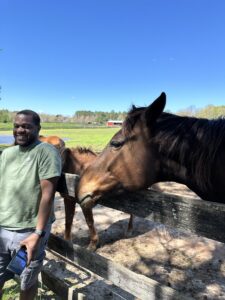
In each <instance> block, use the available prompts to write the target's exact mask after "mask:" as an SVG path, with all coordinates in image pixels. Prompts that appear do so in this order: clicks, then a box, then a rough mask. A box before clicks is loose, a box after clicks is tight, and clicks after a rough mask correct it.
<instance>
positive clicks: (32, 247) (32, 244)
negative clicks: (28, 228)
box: [20, 233, 40, 266]
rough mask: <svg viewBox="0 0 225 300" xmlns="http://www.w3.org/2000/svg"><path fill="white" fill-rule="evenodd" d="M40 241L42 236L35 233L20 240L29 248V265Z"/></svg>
mask: <svg viewBox="0 0 225 300" xmlns="http://www.w3.org/2000/svg"><path fill="white" fill-rule="evenodd" d="M39 241H40V236H38V235H37V234H35V233H32V234H31V235H29V236H28V237H27V238H26V239H25V240H23V241H21V242H20V245H21V246H25V247H26V250H27V266H28V265H29V264H30V262H31V260H32V259H33V258H34V256H35V253H36V251H37V247H38V243H39Z"/></svg>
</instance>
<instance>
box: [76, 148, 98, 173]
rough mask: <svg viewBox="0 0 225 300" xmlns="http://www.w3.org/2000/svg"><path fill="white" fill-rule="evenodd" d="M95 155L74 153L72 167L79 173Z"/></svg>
mask: <svg viewBox="0 0 225 300" xmlns="http://www.w3.org/2000/svg"><path fill="white" fill-rule="evenodd" d="M95 158H96V156H95V155H94V154H92V153H89V152H88V153H79V152H76V153H74V161H73V164H74V167H75V169H76V170H77V172H79V173H78V174H81V173H82V171H83V170H85V169H86V168H87V167H88V166H89V165H90V164H91V163H92V162H93V161H94V160H95Z"/></svg>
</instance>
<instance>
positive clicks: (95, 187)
mask: <svg viewBox="0 0 225 300" xmlns="http://www.w3.org/2000/svg"><path fill="white" fill-rule="evenodd" d="M165 105H166V94H165V93H164V92H163V93H162V94H161V95H160V96H159V97H158V98H157V99H156V100H155V101H154V102H153V103H152V104H150V105H149V106H146V107H135V106H134V105H133V106H132V108H131V110H130V111H129V112H128V114H127V116H126V119H125V121H124V122H123V125H122V128H121V129H120V130H119V131H118V132H117V133H116V134H115V135H114V136H113V137H112V139H111V140H110V142H109V143H108V145H107V146H106V147H105V149H104V150H103V151H102V153H101V154H100V155H99V157H98V158H97V159H96V160H95V162H94V163H93V164H92V165H90V166H89V167H88V168H87V169H86V170H85V171H84V173H83V175H82V178H81V180H80V182H79V185H78V191H77V197H78V201H79V203H80V204H81V206H82V207H85V206H86V207H87V206H89V205H93V203H95V202H96V201H97V200H98V199H99V198H100V197H101V196H103V195H105V194H106V193H108V192H110V191H112V190H114V189H115V188H123V189H125V190H129V191H136V190H140V189H145V188H148V187H150V186H151V185H152V184H154V183H157V182H163V181H174V182H178V183H182V184H185V185H186V186H187V187H189V188H190V189H191V190H192V191H194V192H195V193H196V194H197V195H198V196H199V197H200V198H202V199H203V200H206V201H212V202H220V203H225V168H224V166H225V119H223V118H218V119H212V120H208V119H203V118H196V117H187V116H178V115H175V114H172V113H168V112H164V108H165Z"/></svg>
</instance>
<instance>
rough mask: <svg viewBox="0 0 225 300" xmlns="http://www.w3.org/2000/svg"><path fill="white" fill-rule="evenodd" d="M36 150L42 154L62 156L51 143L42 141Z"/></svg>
mask: <svg viewBox="0 0 225 300" xmlns="http://www.w3.org/2000/svg"><path fill="white" fill-rule="evenodd" d="M36 151H37V152H39V153H40V155H44V156H46V155H47V156H55V157H60V154H59V151H58V150H57V149H56V148H55V147H54V146H53V145H51V144H49V143H45V142H41V143H40V144H38V145H37V147H36Z"/></svg>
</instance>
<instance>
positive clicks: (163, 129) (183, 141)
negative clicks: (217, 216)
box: [123, 106, 225, 190]
mask: <svg viewBox="0 0 225 300" xmlns="http://www.w3.org/2000/svg"><path fill="white" fill-rule="evenodd" d="M145 109H146V107H140V108H136V107H135V106H133V107H132V109H131V110H130V111H129V112H128V115H127V118H126V120H125V122H124V126H123V132H124V133H125V134H126V135H129V133H130V132H131V131H132V129H133V127H134V125H135V124H136V122H137V120H138V119H139V118H140V116H141V113H142V112H143V111H144V110H145ZM151 135H152V138H153V141H154V142H155V144H157V145H158V147H159V148H158V151H159V152H160V153H161V154H162V155H163V156H164V157H165V158H166V157H167V158H170V159H173V160H175V161H178V162H179V164H181V165H184V166H186V167H187V169H188V170H190V171H189V172H190V173H191V174H189V176H191V177H194V178H195V180H196V181H197V184H198V185H199V186H200V187H201V188H202V189H203V190H206V187H207V186H211V182H212V175H211V170H212V166H213V164H214V163H215V158H216V155H217V153H218V151H219V150H220V149H221V147H222V145H224V144H225V120H224V119H223V118H218V119H212V120H208V119H201V118H195V117H181V116H177V115H174V114H170V113H162V114H161V116H160V117H159V119H158V120H157V122H156V124H155V125H154V127H153V128H151Z"/></svg>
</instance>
